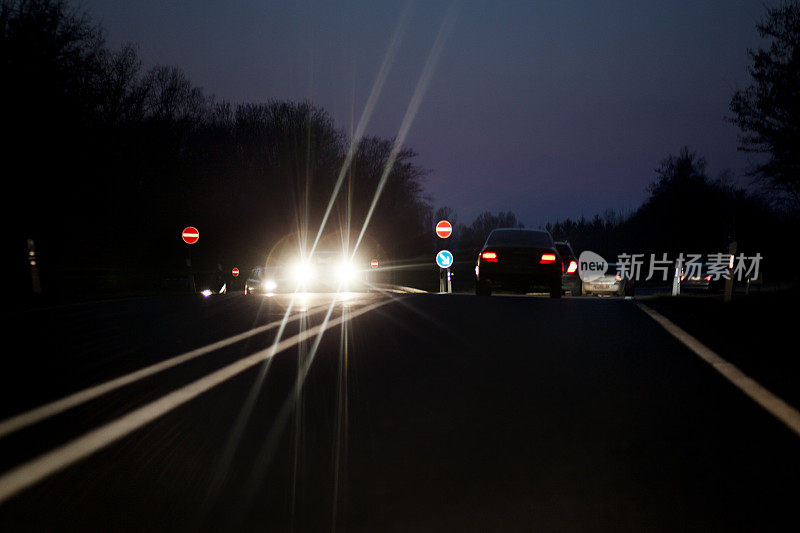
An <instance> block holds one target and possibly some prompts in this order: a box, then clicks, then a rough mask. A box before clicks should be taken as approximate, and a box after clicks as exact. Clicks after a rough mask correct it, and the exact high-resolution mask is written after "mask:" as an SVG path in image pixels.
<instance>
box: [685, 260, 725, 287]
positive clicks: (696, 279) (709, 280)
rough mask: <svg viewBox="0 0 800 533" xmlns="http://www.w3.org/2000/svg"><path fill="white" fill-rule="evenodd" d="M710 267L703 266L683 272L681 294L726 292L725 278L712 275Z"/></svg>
mask: <svg viewBox="0 0 800 533" xmlns="http://www.w3.org/2000/svg"><path fill="white" fill-rule="evenodd" d="M710 271H711V270H710V265H707V264H703V265H700V267H699V268H697V269H696V270H695V269H692V268H689V269H686V267H685V266H684V269H683V271H682V272H681V282H680V284H681V292H684V291H685V292H722V291H723V290H725V278H723V277H722V276H718V277H717V278H718V279H714V277H715V276H714V275H712V274H710V273H709V272H710Z"/></svg>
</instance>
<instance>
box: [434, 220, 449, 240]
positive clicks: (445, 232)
mask: <svg viewBox="0 0 800 533" xmlns="http://www.w3.org/2000/svg"><path fill="white" fill-rule="evenodd" d="M451 233H453V225H452V224H450V222H448V221H447V220H440V221H439V222H438V223H437V224H436V235H438V236H439V237H441V238H442V239H446V238H448V237H449V236H450V234H451Z"/></svg>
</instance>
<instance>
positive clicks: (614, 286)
mask: <svg viewBox="0 0 800 533" xmlns="http://www.w3.org/2000/svg"><path fill="white" fill-rule="evenodd" d="M628 274H630V273H628ZM581 289H582V291H583V294H586V295H591V294H597V295H610V296H633V294H634V284H633V279H632V278H631V277H630V275H627V276H623V275H622V274H621V269H620V265H619V264H618V263H609V264H608V270H607V271H606V273H605V274H603V275H602V276H601V277H599V278H597V279H594V280H592V281H584V282H583V283H582V286H581Z"/></svg>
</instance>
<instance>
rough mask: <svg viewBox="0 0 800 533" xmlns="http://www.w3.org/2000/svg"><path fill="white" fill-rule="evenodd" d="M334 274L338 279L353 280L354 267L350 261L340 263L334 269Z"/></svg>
mask: <svg viewBox="0 0 800 533" xmlns="http://www.w3.org/2000/svg"><path fill="white" fill-rule="evenodd" d="M336 274H337V277H338V278H339V281H342V282H347V281H353V280H354V279H355V277H356V269H355V268H354V267H353V265H352V264H350V263H341V264H340V265H339V267H338V268H337V269H336Z"/></svg>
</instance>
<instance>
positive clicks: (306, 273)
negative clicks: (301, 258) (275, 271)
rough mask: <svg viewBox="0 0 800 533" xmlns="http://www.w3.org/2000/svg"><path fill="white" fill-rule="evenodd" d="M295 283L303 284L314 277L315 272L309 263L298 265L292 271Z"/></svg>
mask: <svg viewBox="0 0 800 533" xmlns="http://www.w3.org/2000/svg"><path fill="white" fill-rule="evenodd" d="M292 273H293V275H294V279H295V281H297V282H298V283H303V282H306V281H308V280H310V279H311V278H312V277H314V270H313V269H312V268H311V265H309V264H308V263H298V264H296V265H295V267H294V268H293V269H292Z"/></svg>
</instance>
